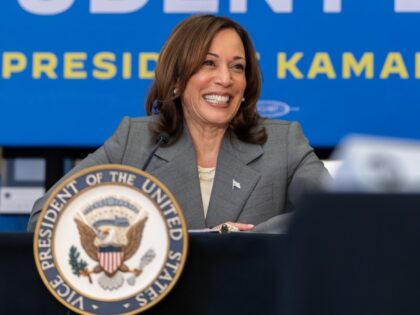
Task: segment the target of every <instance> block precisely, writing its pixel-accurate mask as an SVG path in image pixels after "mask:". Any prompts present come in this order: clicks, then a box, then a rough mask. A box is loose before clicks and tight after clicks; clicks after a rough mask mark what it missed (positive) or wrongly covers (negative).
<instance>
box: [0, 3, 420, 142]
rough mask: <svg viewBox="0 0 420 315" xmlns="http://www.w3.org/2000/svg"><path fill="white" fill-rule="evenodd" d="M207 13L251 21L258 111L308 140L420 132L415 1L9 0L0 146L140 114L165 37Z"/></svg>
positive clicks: (57, 137)
mask: <svg viewBox="0 0 420 315" xmlns="http://www.w3.org/2000/svg"><path fill="white" fill-rule="evenodd" d="M31 3H32V4H31ZM130 3H131V4H130ZM171 3H172V7H171V6H170V4H171ZM116 5H119V7H120V9H118V8H113V6H116ZM129 5H131V6H132V8H131V11H132V12H129V13H122V12H119V13H118V12H115V11H118V10H119V11H121V10H122V9H121V8H126V11H129V8H128V7H129ZM54 6H55V7H56V8H57V9H56V12H55V13H54V12H52V11H53V10H54ZM133 6H134V7H136V6H137V8H133ZM194 6H195V7H194ZM203 6H205V8H204V9H203ZM106 10H107V11H114V12H98V11H106ZM174 10H177V11H181V12H173V11H174ZM203 10H206V11H211V12H212V13H215V14H219V15H225V16H229V17H232V18H233V19H235V20H236V21H238V22H239V23H241V24H243V25H244V26H245V27H246V28H247V29H248V30H249V32H250V33H251V35H252V37H253V40H254V43H255V46H256V48H257V50H258V52H259V54H260V65H261V70H262V73H263V77H264V82H263V91H262V95H261V102H260V104H259V109H260V111H261V113H262V114H263V115H266V116H269V117H274V118H282V119H287V120H298V121H300V122H301V123H302V125H303V128H304V131H305V133H306V135H307V136H308V138H309V140H310V142H311V143H312V145H314V146H316V147H323V146H327V147H330V146H335V145H336V144H337V142H338V141H339V140H340V139H341V138H342V137H343V136H344V135H346V134H347V133H350V132H357V133H369V134H378V135H388V136H398V137H409V138H420V128H419V127H418V124H417V121H418V119H419V117H420V93H419V91H420V89H419V87H420V86H419V79H420V41H419V38H420V1H419V0H409V1H408V0H382V1H377V0H357V1H356V0H352V1H350V0H342V1H340V0H324V1H323V0H308V1H292V0H277V1H276V0H271V1H269V0H266V1H265V0H259V1H257V0H252V1H251V0H249V1H244V0H233V1H228V0H220V1H218V0H206V1H203V0H178V1H175V0H170V1H163V0H149V1H147V0H119V1H115V0H114V1H111V0H90V1H88V0H84V1H81V0H76V1H74V0H52V1H45V0H32V1H28V0H8V1H0V54H1V59H0V74H1V76H0V107H1V111H0V145H4V146H6V145H8V146H15V145H19V146H26V145H31V146H32V145H35V146H37V145H42V146H49V145H64V146H91V145H93V146H97V145H100V144H101V143H103V141H104V140H105V139H106V138H107V137H108V136H109V135H110V134H111V133H112V131H113V130H114V129H115V128H116V126H117V125H118V122H119V121H120V120H121V118H122V117H123V116H125V115H131V116H139V115H144V108H143V107H144V100H145V95H146V93H147V90H148V88H149V86H150V84H151V82H152V77H153V69H154V66H155V58H156V56H157V53H158V52H159V50H160V48H161V46H162V44H163V43H164V41H165V39H166V38H167V36H168V35H169V33H170V31H171V30H172V29H173V27H174V26H175V25H176V24H177V23H178V22H179V21H181V20H182V19H184V18H186V17H187V16H189V15H190V14H192V12H187V11H203ZM58 11H60V12H58ZM237 11H242V12H237ZM285 11H288V12H285ZM331 11H333V12H331ZM410 11H411V12H410ZM416 11H419V12H416Z"/></svg>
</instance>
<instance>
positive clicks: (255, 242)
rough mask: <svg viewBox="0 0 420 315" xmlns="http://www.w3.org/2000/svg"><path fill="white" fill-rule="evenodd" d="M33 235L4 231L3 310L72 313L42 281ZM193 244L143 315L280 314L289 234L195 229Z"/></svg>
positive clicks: (0, 240)
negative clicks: (175, 276)
mask: <svg viewBox="0 0 420 315" xmlns="http://www.w3.org/2000/svg"><path fill="white" fill-rule="evenodd" d="M32 239H33V235H32V234H31V233H2V234H0V250H1V256H0V257H1V258H0V270H1V272H2V277H1V278H2V279H1V282H0V283H1V284H0V296H1V298H0V313H2V314H43V315H48V314H54V315H56V314H70V312H68V311H67V309H66V308H65V307H64V306H63V305H61V303H59V302H58V301H56V300H55V299H54V297H53V296H52V295H51V294H50V292H49V291H48V290H47V288H46V287H45V286H44V284H43V283H42V281H41V279H40V277H39V275H38V272H37V270H36V267H35V263H34V258H33V249H32ZM189 246H190V247H189V255H188V259H187V263H186V265H185V269H184V271H183V274H182V275H181V277H180V279H179V281H178V283H177V284H176V286H175V287H174V289H173V290H172V291H171V292H170V293H169V294H168V296H167V297H166V298H165V299H164V300H162V301H161V302H160V303H159V304H158V305H156V306H154V307H152V308H151V309H150V310H148V311H145V312H144V313H142V314H148V315H149V314H171V313H173V312H175V311H176V312H177V314H183V315H184V314H200V315H201V314H202V315H206V314H264V315H270V314H276V310H277V308H278V305H276V304H277V303H278V301H279V291H278V290H279V277H280V270H281V268H280V265H281V263H282V255H281V253H282V247H283V246H284V236H282V235H265V234H257V233H231V234H224V235H220V234H215V233H212V234H210V233H194V234H190V245H189Z"/></svg>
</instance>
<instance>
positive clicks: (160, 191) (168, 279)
mask: <svg viewBox="0 0 420 315" xmlns="http://www.w3.org/2000/svg"><path fill="white" fill-rule="evenodd" d="M187 247H188V233H187V228H186V223H185V219H184V217H183V215H182V212H181V210H180V207H179V205H178V203H177V201H176V200H175V198H174V197H173V196H172V194H171V193H170V192H169V190H168V189H167V188H166V187H165V186H164V185H163V184H162V183H161V182H160V181H159V180H157V179H156V178H154V177H153V176H151V175H149V174H147V173H145V172H143V171H141V170H139V169H136V168H133V167H129V166H123V165H113V164H109V165H100V166H95V167H91V168H88V169H85V170H82V171H80V172H78V173H75V174H73V175H72V176H70V177H69V178H67V179H66V180H65V181H64V182H63V183H61V184H60V185H59V186H58V187H57V188H56V189H54V191H53V192H52V194H51V195H50V197H49V198H48V200H47V202H46V204H45V205H44V208H43V209H42V212H41V215H40V217H39V220H38V223H37V226H36V229H35V234H34V254H35V262H36V266H37V269H38V272H39V274H40V276H41V278H42V280H43V282H44V284H45V285H46V286H47V288H48V289H49V290H50V292H51V293H52V294H53V295H54V297H55V298H56V299H58V300H59V301H60V302H61V303H63V304H64V305H65V306H66V307H68V308H69V309H71V310H72V311H75V312H77V313H80V314H134V313H139V312H142V311H144V310H146V309H148V308H150V307H152V306H153V305H155V304H156V303H158V302H159V301H160V300H162V299H163V298H164V297H165V296H166V295H167V294H168V293H169V291H170V290H171V289H172V288H173V286H174V285H175V283H176V281H177V280H178V278H179V276H180V274H181V272H182V269H183V267H184V264H185V260H186V256H187V249H188V248H187Z"/></svg>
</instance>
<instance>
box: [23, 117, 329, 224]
mask: <svg viewBox="0 0 420 315" xmlns="http://www.w3.org/2000/svg"><path fill="white" fill-rule="evenodd" d="M152 121H153V117H142V118H127V117H126V118H124V119H123V121H122V122H121V124H120V126H119V127H118V129H117V130H116V132H115V133H114V134H113V135H112V136H111V137H110V138H109V139H108V140H107V141H106V142H105V144H104V145H103V146H102V147H100V148H99V149H98V150H96V151H95V152H94V153H92V154H90V155H88V156H87V157H86V158H85V159H84V160H83V161H82V162H80V163H79V164H78V165H77V166H76V167H75V168H74V169H73V170H72V171H71V172H70V173H69V174H67V175H66V176H69V175H70V174H73V173H74V172H76V171H79V170H81V169H84V168H86V167H90V166H94V165H99V164H107V163H115V164H125V165H130V166H134V167H137V168H141V167H142V166H143V164H144V163H145V160H146V159H147V157H148V155H149V154H150V152H151V150H152V147H153V146H154V144H155V141H154V137H153V136H152V134H151V132H150V130H149V127H150V124H151V123H152ZM262 124H263V126H264V127H265V128H266V130H267V134H268V140H267V142H266V143H265V144H264V145H255V144H249V143H244V142H242V141H240V140H238V139H237V138H236V137H234V136H232V137H229V136H227V135H226V136H225V138H224V139H223V142H222V145H221V149H220V152H219V156H218V160H217V167H216V175H215V179H214V184H213V190H212V193H211V197H210V203H209V208H208V213H207V218H205V217H204V211H203V205H202V201H201V191H200V183H199V179H198V171H197V162H196V157H195V152H194V148H193V145H192V142H191V137H190V135H189V132H188V130H187V128H184V129H185V130H184V133H183V135H182V136H181V138H180V139H179V140H178V141H177V142H176V143H175V144H173V145H171V146H169V147H160V148H159V149H158V150H157V151H156V153H155V156H154V157H153V158H152V161H151V162H150V164H149V166H148V168H147V171H148V172H149V173H150V174H152V175H154V176H155V177H157V178H158V179H159V180H161V181H162V182H163V183H164V184H165V185H166V186H167V187H168V188H169V190H170V191H171V192H172V194H173V195H174V196H175V198H176V199H177V200H178V202H179V204H180V206H181V208H182V211H183V213H184V216H185V218H186V221H187V224H188V228H189V229H200V228H205V227H211V226H216V225H218V224H221V223H224V222H227V221H232V222H241V223H252V224H255V225H257V227H256V231H261V232H273V231H274V232H275V231H280V230H281V228H282V227H281V225H282V222H283V218H285V216H281V215H282V214H284V213H286V212H289V211H291V210H293V207H294V205H295V204H296V201H297V199H298V197H299V195H300V192H302V191H303V190H306V189H310V188H311V187H317V186H319V184H320V179H321V177H322V176H323V174H324V173H328V172H327V171H326V169H325V168H324V166H323V164H322V162H321V161H320V160H319V159H318V158H317V156H316V155H315V154H314V152H313V149H312V148H311V147H310V146H309V144H308V142H307V140H306V138H305V137H304V135H303V133H302V131H301V128H300V126H299V124H298V123H296V122H292V123H291V122H286V121H278V120H275V121H274V120H266V121H264V122H263V123H262ZM62 180H63V179H62ZM233 181H236V182H237V183H239V185H240V188H238V187H237V186H238V185H236V187H233ZM60 182H61V181H60ZM57 184H58V183H57ZM57 184H56V185H57ZM53 188H54V187H53ZM53 188H51V189H50V190H49V192H48V193H47V194H46V195H45V196H44V197H42V198H40V199H39V200H37V201H36V202H35V204H34V207H33V209H32V213H31V218H30V221H29V224H28V230H30V231H33V230H34V228H35V225H36V221H37V219H38V216H39V213H40V211H41V209H42V207H43V205H44V202H45V201H46V200H47V198H48V195H49V194H50V193H51V191H52V190H53ZM285 219H286V218H285ZM286 220H287V219H286ZM279 229H280V230H279Z"/></svg>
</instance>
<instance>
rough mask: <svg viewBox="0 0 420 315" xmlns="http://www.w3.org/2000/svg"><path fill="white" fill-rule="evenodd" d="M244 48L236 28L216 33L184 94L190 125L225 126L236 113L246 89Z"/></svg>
mask: <svg viewBox="0 0 420 315" xmlns="http://www.w3.org/2000/svg"><path fill="white" fill-rule="evenodd" d="M245 66H246V59H245V49H244V46H243V44H242V41H241V39H240V37H239V35H238V34H237V33H236V31H234V30H233V29H224V30H221V31H220V32H218V33H217V34H216V36H214V38H213V40H212V42H211V45H210V49H209V52H208V53H207V56H206V58H205V60H203V64H202V65H201V68H200V69H199V70H198V71H197V72H196V73H195V74H194V75H192V76H191V78H190V79H189V80H188V82H187V86H186V88H185V91H184V93H183V94H182V96H181V100H182V106H183V110H184V117H185V120H186V122H187V124H188V125H191V124H193V125H198V126H200V127H206V126H213V127H221V128H226V127H227V126H228V124H229V122H230V121H231V120H232V118H233V117H234V116H235V115H236V112H237V111H238V108H239V106H240V104H241V101H242V97H243V94H244V91H245V88H246V78H245Z"/></svg>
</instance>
